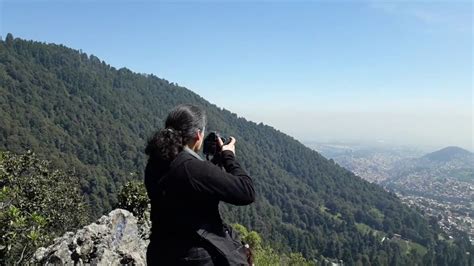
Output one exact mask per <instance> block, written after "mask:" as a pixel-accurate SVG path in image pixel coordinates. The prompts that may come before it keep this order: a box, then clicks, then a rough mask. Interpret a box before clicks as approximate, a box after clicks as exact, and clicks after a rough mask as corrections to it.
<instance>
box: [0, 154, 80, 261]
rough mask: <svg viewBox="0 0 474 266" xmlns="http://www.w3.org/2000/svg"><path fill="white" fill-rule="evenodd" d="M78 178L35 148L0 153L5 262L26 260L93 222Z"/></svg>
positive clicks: (0, 242)
mask: <svg viewBox="0 0 474 266" xmlns="http://www.w3.org/2000/svg"><path fill="white" fill-rule="evenodd" d="M77 181H78V180H77V178H74V177H72V176H70V175H67V174H65V173H64V172H62V171H59V170H55V169H52V167H51V166H50V163H49V162H47V161H44V160H40V159H38V158H37V157H36V156H35V154H33V153H32V152H28V153H26V154H23V155H15V154H12V153H6V152H3V153H2V152H0V235H1V238H0V264H2V265H3V264H6V265H10V264H14V263H18V264H23V263H25V262H27V261H28V260H29V258H31V256H32V255H33V253H34V252H35V250H36V249H37V248H38V247H40V246H44V245H47V244H49V243H50V242H51V240H52V239H53V238H54V237H57V236H59V235H61V234H63V233H64V232H66V231H67V230H72V229H75V228H78V227H80V226H82V225H83V224H85V223H86V222H87V221H88V215H87V212H86V207H85V203H84V199H83V197H82V196H81V194H80V192H79V191H80V190H79V186H78V183H77Z"/></svg>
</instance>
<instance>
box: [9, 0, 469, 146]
mask: <svg viewBox="0 0 474 266" xmlns="http://www.w3.org/2000/svg"><path fill="white" fill-rule="evenodd" d="M69 2H71V1H41V0H39V1H21V0H15V1H2V0H0V10H1V12H0V16H1V19H0V35H2V36H3V37H4V36H5V35H6V33H7V32H11V33H13V35H14V36H15V37H21V38H26V39H34V40H38V41H44V42H54V43H61V44H64V45H66V46H69V47H72V48H75V49H82V50H83V51H84V52H87V53H88V54H91V53H92V54H94V55H96V56H98V57H99V58H101V59H103V60H105V61H106V62H107V63H109V64H111V65H113V66H115V67H122V66H125V67H127V68H130V69H131V70H133V71H136V72H142V73H154V74H156V75H157V76H159V77H162V78H165V79H167V80H169V81H173V82H177V83H178V84H179V85H182V86H185V87H187V88H189V89H191V90H193V91H194V92H196V93H198V94H200V95H201V96H203V97H204V98H206V99H208V100H209V101H211V102H213V103H215V104H217V105H218V106H221V107H224V108H226V109H229V110H231V111H233V112H235V113H237V114H238V115H239V116H244V117H246V118H248V119H250V120H253V121H256V122H264V123H266V124H269V125H272V126H274V127H276V128H278V129H280V130H281V131H283V132H286V133H288V134H290V135H292V136H294V137H296V138H298V139H300V140H303V141H305V140H316V141H317V140H323V141H324V140H364V141H379V140H384V141H386V142H394V143H396V144H408V145H411V144H419V145H432V146H435V147H442V146H447V145H458V146H462V147H464V148H470V149H472V148H473V124H474V117H473V113H474V107H473V91H472V76H473V71H472V60H473V53H472V48H473V46H472V34H473V31H472V22H473V20H472V19H473V18H472V16H473V15H472V14H473V9H472V3H471V1H440V2H435V1H417V2H415V3H413V1H410V2H409V1H327V2H324V1H305V2H295V1H291V2H290V1H288V2H286V1H259V2H251V1H232V2H230V1H178V2H176V1H175V2H174V3H172V2H171V1H170V2H158V1H76V2H75V3H69Z"/></svg>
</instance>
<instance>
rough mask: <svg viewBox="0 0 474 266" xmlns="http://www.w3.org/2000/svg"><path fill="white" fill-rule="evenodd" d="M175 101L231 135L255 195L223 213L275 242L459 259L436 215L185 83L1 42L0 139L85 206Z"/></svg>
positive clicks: (320, 251)
mask: <svg viewBox="0 0 474 266" xmlns="http://www.w3.org/2000/svg"><path fill="white" fill-rule="evenodd" d="M180 103H193V104H196V105H199V106H202V107H203V108H204V109H205V110H206V112H207V114H208V120H209V123H208V128H209V130H217V131H219V132H222V133H223V134H225V135H232V136H235V137H236V138H237V140H238V143H237V156H238V159H239V161H241V162H242V165H243V166H244V167H245V168H246V169H247V170H248V171H249V172H250V174H251V176H252V177H253V179H254V181H255V183H256V189H257V193H258V196H257V202H256V203H255V204H253V205H251V206H249V207H239V208H234V207H230V206H227V205H223V206H222V207H223V212H224V214H225V216H226V218H227V220H228V221H229V222H232V223H234V222H238V223H240V224H243V225H245V226H246V227H248V228H250V229H253V230H256V231H258V232H260V233H261V234H262V236H263V238H264V239H266V240H267V241H270V242H272V243H273V245H274V246H276V247H277V248H279V249H281V250H285V251H300V252H302V253H303V254H304V255H305V256H306V257H318V256H319V255H323V256H325V257H330V258H338V259H342V260H344V261H345V262H348V263H349V264H352V263H356V262H359V263H363V264H365V265H366V262H368V261H371V262H373V263H375V264H389V263H395V264H406V263H408V264H413V263H416V262H420V263H421V262H422V261H423V262H425V263H430V262H431V261H433V262H436V263H442V262H443V261H446V262H449V263H450V264H452V265H467V264H463V263H468V259H469V255H465V254H466V251H467V250H468V249H470V251H471V254H473V253H474V252H472V251H473V250H472V246H471V245H470V244H469V242H467V243H466V240H465V239H464V238H462V239H461V238H459V239H456V240H455V241H450V242H449V243H448V242H445V241H442V240H439V239H442V237H441V238H439V237H440V236H441V235H439V234H441V233H440V232H439V230H438V229H437V228H436V225H435V224H434V227H432V226H430V224H429V223H428V221H426V220H425V219H424V218H422V216H421V215H420V214H419V213H417V212H416V211H414V210H411V209H409V208H408V207H406V206H404V205H402V204H401V202H400V201H399V200H398V199H397V198H396V197H395V195H394V194H389V193H387V192H385V191H384V190H383V189H382V188H380V187H378V186H377V185H374V184H370V183H368V182H366V181H363V180H362V179H361V178H359V177H357V176H355V175H354V174H352V173H351V172H349V171H347V170H345V169H344V168H342V167H340V166H339V165H337V164H336V163H334V161H332V160H327V159H325V158H324V157H322V156H321V155H320V154H319V153H317V152H315V151H312V150H311V149H309V148H307V147H305V146H304V145H302V144H301V143H300V142H298V141H297V140H295V139H294V138H292V137H290V136H288V135H285V134H283V133H281V132H279V131H278V130H276V129H274V128H272V127H270V126H267V125H264V124H256V123H253V122H251V121H247V120H246V119H245V118H242V117H238V116H237V115H236V114H233V113H231V112H229V111H227V110H224V109H221V108H219V107H217V106H215V105H213V104H211V103H209V102H207V101H206V100H205V99H203V98H202V97H200V96H199V95H197V94H195V93H193V92H192V91H190V90H188V89H186V88H183V87H180V86H178V85H177V84H174V83H171V82H168V81H166V80H164V79H161V78H158V77H156V76H154V75H148V74H137V73H133V72H132V71H130V70H128V69H126V68H120V69H116V68H114V67H112V66H110V65H108V64H107V63H106V62H103V61H101V60H100V59H98V58H97V57H95V56H93V55H87V54H85V53H83V52H81V51H78V50H73V49H70V48H67V47H65V46H62V45H56V44H44V43H40V42H34V41H26V40H22V39H18V38H17V39H15V38H13V36H12V35H11V34H9V35H7V36H6V39H5V40H4V41H1V42H0V120H1V123H0V136H1V138H0V149H1V150H7V151H11V152H23V151H25V150H27V149H31V150H33V151H34V152H35V153H37V154H38V156H41V157H42V158H45V159H48V160H51V161H53V163H54V164H55V165H56V166H57V167H59V168H60V169H64V170H66V171H71V172H74V175H75V176H80V177H81V179H80V184H81V188H82V190H83V192H84V193H85V194H86V195H87V201H88V203H89V205H90V207H91V214H92V216H94V217H97V216H98V215H99V214H102V213H104V212H105V211H108V210H111V208H112V207H113V206H114V205H115V204H116V202H117V191H118V190H119V188H120V187H121V186H122V185H123V184H124V183H125V181H128V180H131V179H142V178H143V169H144V165H145V163H146V157H145V154H144V152H143V151H144V146H145V143H146V139H147V138H148V137H150V136H151V134H152V133H153V132H154V131H155V130H157V129H159V128H160V127H161V126H162V125H163V119H164V118H165V116H166V114H167V112H168V111H169V110H170V109H171V108H172V107H173V106H175V105H177V104H180ZM295 119H297V118H295ZM393 234H399V235H401V237H402V238H403V239H406V240H408V242H405V241H401V240H399V239H397V238H391V237H392V236H393ZM384 237H385V238H384ZM382 239H385V240H384V241H382Z"/></svg>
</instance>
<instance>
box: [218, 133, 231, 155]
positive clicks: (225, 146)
mask: <svg viewBox="0 0 474 266" xmlns="http://www.w3.org/2000/svg"><path fill="white" fill-rule="evenodd" d="M217 141H218V142H219V146H220V147H221V150H222V151H231V152H232V153H233V154H234V155H235V142H236V140H235V138H234V137H230V142H229V144H227V145H224V143H223V142H222V139H221V138H217Z"/></svg>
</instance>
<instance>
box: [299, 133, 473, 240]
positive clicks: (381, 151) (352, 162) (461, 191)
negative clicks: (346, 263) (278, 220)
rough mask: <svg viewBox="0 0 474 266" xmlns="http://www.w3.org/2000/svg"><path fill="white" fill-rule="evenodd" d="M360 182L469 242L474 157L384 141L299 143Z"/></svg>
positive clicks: (458, 150) (452, 150) (456, 150)
mask: <svg viewBox="0 0 474 266" xmlns="http://www.w3.org/2000/svg"><path fill="white" fill-rule="evenodd" d="M304 144H305V145H306V146H308V147H310V148H312V149H314V150H316V151H318V152H320V153H321V154H322V155H323V156H325V157H326V158H331V159H333V160H334V161H335V162H337V163H338V164H340V165H341V166H343V167H345V168H346V169H348V170H350V171H352V172H354V173H355V174H356V175H358V176H360V177H361V178H363V179H365V180H367V181H369V182H373V183H376V184H379V185H381V186H383V187H384V188H385V189H386V190H388V191H392V192H394V193H396V194H397V196H398V197H399V198H400V199H401V200H402V202H403V203H405V204H406V205H408V206H411V207H413V208H416V209H418V210H419V211H420V212H421V213H423V214H424V215H425V216H426V217H427V218H428V219H429V220H430V221H434V222H436V223H438V225H439V226H440V227H441V228H442V229H443V230H444V231H445V232H447V233H448V235H450V238H452V236H451V235H453V234H456V232H457V231H458V230H459V231H462V232H465V233H467V234H468V235H469V238H470V240H471V243H473V242H474V154H473V153H472V152H470V151H468V150H465V149H462V148H459V147H446V148H443V149H440V150H436V151H435V150H431V151H429V150H427V149H426V148H420V147H410V146H391V145H388V144H386V143H383V142H378V143H373V144H367V143H354V142H351V143H348V142H324V143H323V142H314V141H308V142H305V143H304Z"/></svg>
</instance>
